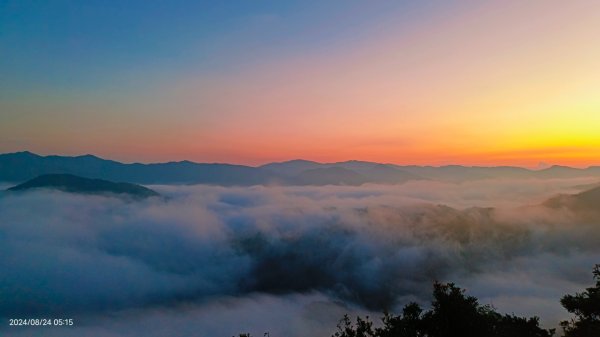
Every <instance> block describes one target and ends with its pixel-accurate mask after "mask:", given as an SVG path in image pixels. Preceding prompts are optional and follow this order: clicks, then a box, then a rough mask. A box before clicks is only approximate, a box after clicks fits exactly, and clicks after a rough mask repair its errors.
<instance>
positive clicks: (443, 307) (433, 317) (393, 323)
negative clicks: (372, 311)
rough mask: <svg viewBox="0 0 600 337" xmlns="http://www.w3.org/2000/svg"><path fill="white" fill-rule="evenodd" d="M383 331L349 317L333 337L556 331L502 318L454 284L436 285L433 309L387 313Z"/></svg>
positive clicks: (507, 336) (503, 335) (539, 335)
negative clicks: (399, 313)
mask: <svg viewBox="0 0 600 337" xmlns="http://www.w3.org/2000/svg"><path fill="white" fill-rule="evenodd" d="M382 321H383V326H382V327H381V328H373V322H371V321H370V320H369V317H366V318H365V319H364V320H363V319H362V318H361V317H357V318H356V323H354V324H353V323H352V321H351V320H350V318H349V317H348V315H345V316H344V317H343V318H342V319H341V320H340V322H339V324H338V326H337V328H338V331H337V332H335V333H334V334H333V335H332V337H551V336H553V335H554V330H545V329H542V328H540V326H539V320H538V318H537V317H532V318H524V317H517V316H514V315H502V314H499V313H497V312H496V311H495V310H494V308H492V307H491V306H487V305H480V304H479V302H478V300H477V298H475V297H473V296H467V295H465V291H464V290H463V289H460V288H458V287H456V286H455V285H454V284H453V283H446V284H442V283H437V282H436V283H435V284H434V287H433V302H432V303H431V310H428V311H423V309H422V308H421V307H420V306H419V305H418V304H417V303H409V304H408V305H406V306H405V307H404V309H403V310H402V314H401V315H398V316H394V315H392V314H389V313H385V314H384V316H383V318H382Z"/></svg>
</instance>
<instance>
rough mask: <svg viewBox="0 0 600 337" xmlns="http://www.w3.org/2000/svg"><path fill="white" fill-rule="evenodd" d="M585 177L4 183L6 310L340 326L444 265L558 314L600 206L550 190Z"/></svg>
mask: <svg viewBox="0 0 600 337" xmlns="http://www.w3.org/2000/svg"><path fill="white" fill-rule="evenodd" d="M582 183H589V181H583V180H582V179H564V180H551V181H547V180H546V181H544V182H541V181H537V180H533V179H530V180H501V181H497V180H489V181H479V182H473V183H464V184H442V183H435V182H427V181H423V182H414V183H408V184H405V185H401V186H375V185H367V186H361V187H344V186H336V187H334V186H326V187H277V186H271V187H264V186H256V187H250V188H236V187H211V186H185V187H182V186H153V188H154V189H156V190H158V191H159V192H161V193H162V194H164V195H168V196H169V197H170V198H169V199H168V200H167V201H164V200H145V201H141V202H124V201H122V200H119V199H116V198H109V197H100V196H80V195H74V194H67V193H61V192H49V191H39V192H31V193H25V194H18V195H17V194H15V195H13V194H5V195H0V246H1V247H2V250H3V254H2V255H0V268H1V269H2V270H3V271H4V272H3V274H2V277H1V278H0V292H1V295H2V299H3V300H2V301H1V302H0V316H3V317H5V318H9V317H11V318H14V317H47V316H50V317H64V316H73V317H76V318H77V319H78V321H79V322H81V325H79V326H78V327H76V328H75V329H73V330H64V329H59V330H48V331H49V333H50V335H51V333H54V332H56V331H59V332H60V334H63V333H65V334H66V335H68V333H71V332H72V333H73V334H74V335H75V334H79V335H81V334H85V335H91V336H93V335H98V336H100V335H114V336H133V335H139V333H141V332H140V331H146V332H148V333H145V332H144V333H143V334H144V335H153V334H154V335H160V334H159V333H158V332H157V331H162V330H160V329H167V328H169V329H173V331H172V334H170V335H172V336H177V335H186V333H189V331H192V330H194V331H196V330H197V331H202V332H204V333H206V335H207V336H210V335H227V334H229V335H231V334H234V333H238V332H245V331H247V330H248V329H254V330H252V331H251V332H252V333H253V334H255V335H262V332H261V331H263V330H264V331H267V330H268V331H272V332H280V333H279V334H278V335H289V336H294V335H305V334H306V332H307V331H310V332H311V333H315V334H325V335H327V334H329V333H331V332H332V331H333V329H334V328H335V323H336V320H337V319H338V318H340V317H341V315H342V314H343V313H345V312H371V315H373V313H377V312H380V311H381V310H382V309H391V310H395V309H396V310H397V309H398V308H399V307H400V306H402V305H403V304H405V303H406V302H407V301H409V300H416V301H418V302H420V303H422V304H425V305H426V304H427V302H428V301H429V300H430V298H429V296H430V293H431V283H432V282H433V281H434V280H440V281H453V282H456V283H457V284H459V285H461V286H464V287H466V288H467V289H468V291H469V292H470V293H472V294H474V295H476V296H478V297H480V298H481V299H482V301H483V302H484V303H492V304H494V305H495V306H497V307H498V308H499V309H500V310H501V311H503V312H515V313H517V314H521V315H542V319H543V322H544V323H545V324H547V325H550V326H551V325H555V324H556V323H557V321H558V320H559V319H563V318H564V317H565V315H566V312H564V311H563V310H562V309H561V308H560V304H559V302H558V301H559V299H560V296H562V295H563V294H565V293H568V292H573V291H576V290H579V289H581V288H583V287H584V286H586V285H587V284H589V283H590V282H591V280H590V278H589V275H590V273H589V271H590V268H591V267H592V266H593V264H594V263H597V262H598V261H600V248H598V247H597V244H596V243H597V242H598V240H600V229H598V228H597V226H596V225H594V224H595V223H597V220H600V219H596V220H594V219H592V220H590V218H589V217H588V218H581V217H579V216H578V214H575V213H573V212H570V211H569V210H566V209H561V208H558V209H550V208H546V207H543V206H540V205H539V204H540V203H541V201H543V200H545V199H547V198H548V197H551V196H552V195H555V194H556V193H558V192H565V191H566V192H569V191H573V190H574V186H577V185H581V184H582ZM523 205H525V206H523ZM473 206H477V207H473ZM491 207H495V208H491ZM324 308H325V309H324ZM316 313H319V314H316ZM149 322H162V323H161V324H158V323H156V324H152V323H149ZM148 324H149V325H150V326H155V327H156V328H155V329H149V328H144V326H148ZM161 327H162V328H161ZM33 329H35V328H33ZM144 329H146V330H144ZM327 329H329V330H327ZM5 330H6V329H5ZM326 330H327V331H326ZM53 331H54V332H53ZM69 331H71V332H69ZM324 331H325V332H324ZM5 332H6V333H8V334H13V335H19V334H26V332H30V329H29V328H27V329H26V328H14V329H10V330H6V331H5ZM57 333H58V332H57Z"/></svg>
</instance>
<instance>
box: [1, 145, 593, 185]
mask: <svg viewBox="0 0 600 337" xmlns="http://www.w3.org/2000/svg"><path fill="white" fill-rule="evenodd" d="M328 168H343V169H344V170H345V171H344V170H338V173H340V174H343V175H345V178H344V179H339V177H337V176H336V174H332V172H333V171H332V170H326V169H328ZM309 170H317V171H309ZM307 171H309V172H308V173H307ZM43 174H74V175H79V176H85V177H90V178H96V179H105V180H109V181H129V182H132V183H138V184H211V185H220V186H250V185H270V184H283V185H361V184H365V183H375V184H400V183H405V182H407V181H411V180H435V181H444V182H454V183H460V182H464V181H471V180H481V179H495V178H540V179H549V178H569V177H572V178H575V177H591V176H593V177H600V167H599V166H590V167H588V168H572V167H566V166H557V165H555V166H552V167H548V168H545V169H542V170H532V169H528V168H523V167H517V166H463V165H444V166H419V165H397V164H391V163H376V162H368V161H360V160H348V161H343V162H333V163H319V162H316V161H310V160H304V159H294V160H290V161H283V162H274V163H268V164H264V165H260V166H246V165H238V164H227V163H197V162H193V161H189V160H183V161H170V162H163V163H139V162H134V163H121V162H118V161H114V160H110V159H104V158H101V157H98V156H95V155H92V154H85V155H79V156H60V155H48V156H41V155H38V154H35V153H32V152H29V151H22V152H13V153H5V154H0V181H6V182H23V181H26V180H29V179H32V178H34V177H37V176H39V175H43Z"/></svg>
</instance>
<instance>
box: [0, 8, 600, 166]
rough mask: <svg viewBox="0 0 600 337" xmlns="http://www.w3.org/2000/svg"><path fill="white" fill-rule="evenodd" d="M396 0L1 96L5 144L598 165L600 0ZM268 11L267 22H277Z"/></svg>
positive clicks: (200, 157)
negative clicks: (423, 4)
mask: <svg viewBox="0 0 600 337" xmlns="http://www.w3.org/2000/svg"><path fill="white" fill-rule="evenodd" d="M439 6H441V5H439ZM398 10H399V11H400V9H398ZM372 12H373V11H371V12H369V13H372ZM399 13H400V12H398V13H395V12H394V11H389V12H385V13H380V14H379V15H377V16H374V17H373V18H370V19H369V20H367V21H366V22H363V23H362V26H361V27H360V29H359V30H358V31H356V30H352V32H351V34H350V33H349V34H348V35H347V36H344V35H341V36H336V38H331V39H329V40H328V39H326V38H321V36H320V35H319V31H316V32H315V31H313V30H310V31H309V32H304V31H302V34H304V35H300V36H301V37H302V38H303V40H302V41H304V40H309V39H310V38H313V39H314V40H315V41H318V42H319V43H318V44H317V43H312V42H310V43H307V42H302V43H303V44H302V48H293V47H294V46H295V45H297V44H299V43H300V42H297V43H295V41H294V38H296V39H300V37H297V36H292V37H289V39H291V41H288V42H287V44H289V46H288V45H286V47H285V48H284V47H281V48H279V49H278V47H277V45H269V46H267V47H262V48H264V50H262V49H261V50H259V51H257V52H256V53H255V54H252V52H253V51H248V53H249V55H253V57H255V58H254V59H252V60H248V59H244V61H243V62H242V61H241V58H242V57H243V56H244V55H243V53H241V54H240V55H238V56H236V55H227V57H230V58H231V59H230V60H229V59H228V60H229V61H227V62H230V63H229V64H228V63H226V62H225V61H224V62H225V63H224V64H223V65H220V66H219V67H217V68H216V69H213V70H206V67H205V66H204V65H203V63H202V62H203V61H202V60H201V59H199V60H193V58H192V60H187V61H186V62H188V63H186V65H185V66H184V67H182V68H183V70H182V69H179V68H177V70H176V71H175V70H173V71H170V70H169V69H171V68H165V69H144V72H136V71H131V72H125V73H123V72H121V73H119V74H118V75H114V80H115V81H114V82H112V85H113V87H110V86H109V89H106V88H102V89H99V90H93V88H91V89H87V88H83V89H76V90H75V89H71V90H69V89H64V88H58V89H57V88H42V89H37V90H35V91H28V92H22V93H21V92H20V93H19V94H18V95H14V96H12V97H10V98H2V100H0V108H1V109H2V110H1V111H3V112H2V115H1V116H2V123H1V124H0V134H2V136H0V141H1V142H0V150H1V151H3V152H8V151H14V150H24V149H27V150H31V151H34V152H40V153H43V154H50V153H58V154H81V153H94V154H97V155H100V156H104V157H109V158H114V159H118V160H123V161H166V160H182V159H189V160H194V161H200V162H214V161H217V162H232V163H243V164H252V165H255V164H261V163H264V162H270V161H282V160H288V159H295V158H304V159H311V160H317V161H324V162H332V161H341V160H349V159H358V160H370V161H378V162H393V163H399V164H432V165H442V164H469V165H519V166H529V167H533V166H536V165H537V164H538V163H539V162H546V163H550V164H563V165H572V166H588V165H594V164H600V133H599V132H598V130H600V94H599V93H598V89H599V88H600V61H599V60H600V3H599V2H597V1H569V2H561V1H531V2H529V1H528V2H521V1H502V2H495V3H493V4H492V3H487V4H476V3H471V2H463V3H461V4H460V5H459V4H457V5H455V6H452V7H449V6H447V5H446V7H443V8H437V7H435V6H432V7H431V9H429V8H424V9H420V11H419V12H418V13H419V16H418V17H417V18H415V19H414V20H409V21H410V22H405V21H403V20H399V19H398V15H399ZM288 15H291V14H288ZM348 15H360V11H357V12H356V13H354V12H353V13H350V14H348ZM415 15H417V14H415ZM274 17H275V19H271V17H269V19H268V20H261V21H260V25H261V26H260V27H261V29H272V30H277V29H285V28H286V27H285V25H286V17H285V16H283V15H282V17H280V18H279V19H278V17H277V16H274ZM292 19H294V18H290V20H292ZM263 21H264V22H263ZM307 24H308V23H307ZM321 24H325V23H321ZM336 24H338V22H337V21H332V22H329V23H327V25H330V26H333V27H336ZM339 24H340V25H341V23H339ZM263 26H265V27H266V28H265V27H263ZM307 27H308V26H307ZM348 29H350V28H348ZM306 30H307V31H308V30H309V29H308V28H307V29H306ZM340 30H343V29H340ZM236 34H238V35H239V36H238V35H236ZM244 34H247V35H244ZM253 34H258V33H255V32H253V31H250V32H249V33H242V32H240V31H236V32H235V33H232V32H229V33H228V35H227V36H226V37H223V39H229V40H227V41H233V42H237V43H240V44H243V41H242V39H243V38H247V39H257V36H255V35H253ZM298 34H300V33H298ZM218 38H219V37H218V36H217V37H215V39H218ZM283 41H286V40H283ZM311 41H312V40H311ZM282 43H284V42H282ZM311 43H312V44H311ZM305 44H306V45H305ZM186 48H189V50H195V46H194V45H193V43H191V42H190V45H189V46H187V47H186ZM232 48H233V47H232ZM230 54H235V53H230ZM259 56H260V57H259ZM236 57H239V58H236ZM163 67H164V65H163Z"/></svg>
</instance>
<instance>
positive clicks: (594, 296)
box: [560, 264, 600, 337]
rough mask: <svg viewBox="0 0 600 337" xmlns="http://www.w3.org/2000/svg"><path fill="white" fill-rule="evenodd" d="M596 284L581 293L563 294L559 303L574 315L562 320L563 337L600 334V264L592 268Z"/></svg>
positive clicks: (583, 336)
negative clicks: (567, 319)
mask: <svg viewBox="0 0 600 337" xmlns="http://www.w3.org/2000/svg"><path fill="white" fill-rule="evenodd" d="M592 273H593V275H594V279H595V280H596V285H595V286H594V287H590V288H587V289H586V290H585V291H584V292H582V293H576V294H575V295H565V296H564V297H563V298H562V299H561V300H560V303H561V304H562V306H563V307H564V308H565V309H567V311H568V312H570V313H572V314H574V315H575V318H572V319H571V320H570V321H563V322H561V323H560V325H561V326H562V328H563V330H564V332H565V337H591V336H600V265H598V264H597V265H596V266H595V267H594V270H593V272H592Z"/></svg>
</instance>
